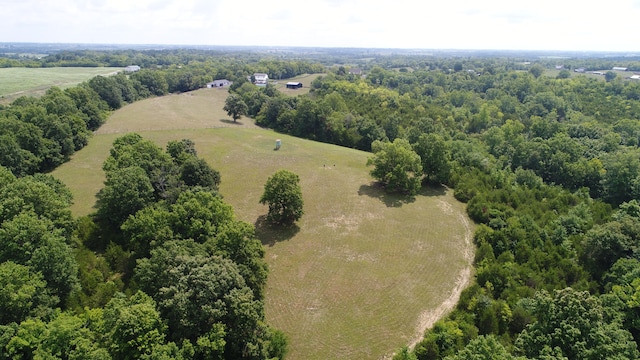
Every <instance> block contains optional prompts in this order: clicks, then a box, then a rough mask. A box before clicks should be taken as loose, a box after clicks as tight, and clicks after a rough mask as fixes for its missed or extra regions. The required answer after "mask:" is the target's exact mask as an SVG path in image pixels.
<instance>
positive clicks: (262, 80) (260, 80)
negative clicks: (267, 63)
mask: <svg viewBox="0 0 640 360" xmlns="http://www.w3.org/2000/svg"><path fill="white" fill-rule="evenodd" d="M253 78H254V79H256V80H255V81H256V82H255V83H254V84H256V85H267V81H268V80H269V75H267V74H264V73H255V74H253Z"/></svg>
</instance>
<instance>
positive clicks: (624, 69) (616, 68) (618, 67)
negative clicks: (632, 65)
mask: <svg viewBox="0 0 640 360" xmlns="http://www.w3.org/2000/svg"><path fill="white" fill-rule="evenodd" d="M611 70H616V71H627V68H626V67H620V66H614V67H613V69H611Z"/></svg>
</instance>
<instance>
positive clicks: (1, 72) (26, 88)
mask: <svg viewBox="0 0 640 360" xmlns="http://www.w3.org/2000/svg"><path fill="white" fill-rule="evenodd" d="M121 70H122V68H115V67H55V68H4V69H0V103H7V104H8V103H10V102H11V101H13V100H15V99H17V98H19V97H20V96H40V95H42V94H44V93H45V91H47V89H49V88H50V87H52V86H57V87H59V88H61V89H64V88H67V87H70V86H74V85H77V84H79V83H81V82H83V81H87V80H89V79H91V78H92V77H94V76H97V75H109V74H113V73H115V72H118V71H121Z"/></svg>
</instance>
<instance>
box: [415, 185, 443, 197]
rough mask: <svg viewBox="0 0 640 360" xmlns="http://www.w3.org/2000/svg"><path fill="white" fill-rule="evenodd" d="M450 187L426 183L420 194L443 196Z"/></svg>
mask: <svg viewBox="0 0 640 360" xmlns="http://www.w3.org/2000/svg"><path fill="white" fill-rule="evenodd" d="M447 190H448V188H447V187H446V186H444V185H442V184H434V183H425V184H423V185H422V187H421V188H420V191H418V195H420V196H443V195H445V194H446V193H447Z"/></svg>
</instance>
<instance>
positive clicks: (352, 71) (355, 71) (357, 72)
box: [349, 68, 362, 75]
mask: <svg viewBox="0 0 640 360" xmlns="http://www.w3.org/2000/svg"><path fill="white" fill-rule="evenodd" d="M349 74H352V75H362V69H360V68H351V69H349Z"/></svg>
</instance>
